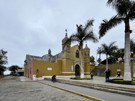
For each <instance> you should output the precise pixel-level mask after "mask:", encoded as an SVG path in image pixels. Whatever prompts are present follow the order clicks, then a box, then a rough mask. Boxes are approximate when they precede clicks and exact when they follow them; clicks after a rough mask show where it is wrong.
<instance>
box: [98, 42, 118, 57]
mask: <svg viewBox="0 0 135 101" xmlns="http://www.w3.org/2000/svg"><path fill="white" fill-rule="evenodd" d="M114 44H115V42H112V43H110V44H109V45H106V44H102V46H101V47H102V53H104V54H107V55H111V54H112V53H113V52H114V51H115V50H117V49H118V48H117V46H116V45H114Z"/></svg>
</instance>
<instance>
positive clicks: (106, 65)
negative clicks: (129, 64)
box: [106, 54, 108, 70]
mask: <svg viewBox="0 0 135 101" xmlns="http://www.w3.org/2000/svg"><path fill="white" fill-rule="evenodd" d="M106 70H108V55H107V54H106Z"/></svg>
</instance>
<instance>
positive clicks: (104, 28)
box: [99, 16, 123, 38]
mask: <svg viewBox="0 0 135 101" xmlns="http://www.w3.org/2000/svg"><path fill="white" fill-rule="evenodd" d="M122 21H123V19H122V18H119V17H117V16H114V17H112V18H111V19H110V20H109V21H108V20H106V19H105V20H103V23H101V25H100V26H99V38H101V37H102V36H104V35H105V34H106V32H107V31H108V30H109V29H111V28H112V27H115V26H116V25H118V24H119V23H121V22H122Z"/></svg>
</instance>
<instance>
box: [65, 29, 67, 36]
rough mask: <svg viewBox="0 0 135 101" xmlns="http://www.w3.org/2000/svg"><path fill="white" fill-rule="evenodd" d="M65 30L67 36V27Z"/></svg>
mask: <svg viewBox="0 0 135 101" xmlns="http://www.w3.org/2000/svg"><path fill="white" fill-rule="evenodd" d="M65 31H66V37H67V29H65Z"/></svg>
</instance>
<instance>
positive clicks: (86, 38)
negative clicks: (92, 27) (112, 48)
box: [83, 31, 98, 43]
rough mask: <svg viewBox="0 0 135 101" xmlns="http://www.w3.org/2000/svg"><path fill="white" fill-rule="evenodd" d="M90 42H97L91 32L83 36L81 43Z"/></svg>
mask: <svg viewBox="0 0 135 101" xmlns="http://www.w3.org/2000/svg"><path fill="white" fill-rule="evenodd" d="M87 40H91V41H93V42H94V43H95V42H98V38H97V37H96V36H95V35H94V33H93V31H90V32H89V33H88V34H87V35H85V36H84V38H83V41H87Z"/></svg>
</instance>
